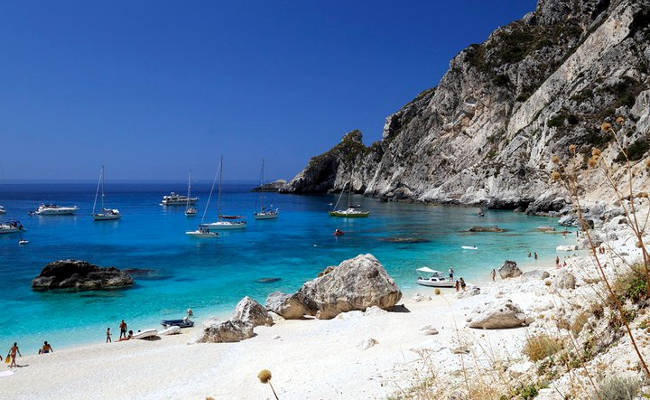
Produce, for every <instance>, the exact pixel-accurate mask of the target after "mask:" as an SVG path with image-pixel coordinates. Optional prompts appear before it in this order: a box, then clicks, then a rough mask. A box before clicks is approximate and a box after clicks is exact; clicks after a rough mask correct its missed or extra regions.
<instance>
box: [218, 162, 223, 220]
mask: <svg viewBox="0 0 650 400" xmlns="http://www.w3.org/2000/svg"><path fill="white" fill-rule="evenodd" d="M222 175H223V156H221V159H220V160H219V192H218V195H217V219H218V220H219V221H221V178H222Z"/></svg>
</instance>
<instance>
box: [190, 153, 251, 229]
mask: <svg viewBox="0 0 650 400" xmlns="http://www.w3.org/2000/svg"><path fill="white" fill-rule="evenodd" d="M222 178H223V156H222V157H221V160H220V161H219V191H218V195H217V221H216V222H208V223H203V222H201V225H199V227H200V228H205V229H207V230H208V231H216V230H231V229H243V228H246V221H244V220H242V219H240V218H242V217H241V216H239V215H222V214H221V182H222ZM212 186H213V187H214V182H213V184H212ZM210 193H212V189H211V190H210ZM207 209H208V207H207V205H206V208H205V211H207ZM203 216H205V212H204V213H203Z"/></svg>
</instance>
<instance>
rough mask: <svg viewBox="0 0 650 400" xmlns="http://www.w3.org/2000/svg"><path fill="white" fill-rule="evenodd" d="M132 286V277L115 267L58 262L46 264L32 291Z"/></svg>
mask: <svg viewBox="0 0 650 400" xmlns="http://www.w3.org/2000/svg"><path fill="white" fill-rule="evenodd" d="M131 285H133V277H132V276H131V275H129V274H127V273H126V272H124V271H120V270H119V269H117V268H115V267H99V266H97V265H93V264H91V263H89V262H87V261H80V260H59V261H54V262H51V263H49V264H47V265H46V266H45V267H44V268H43V269H42V270H41V273H40V274H39V275H38V276H37V277H36V278H34V279H33V280H32V289H34V290H49V289H75V290H100V289H119V288H124V287H128V286H131Z"/></svg>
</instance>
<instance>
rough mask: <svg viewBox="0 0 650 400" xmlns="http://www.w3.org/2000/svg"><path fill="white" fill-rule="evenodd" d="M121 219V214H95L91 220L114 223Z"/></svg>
mask: <svg viewBox="0 0 650 400" xmlns="http://www.w3.org/2000/svg"><path fill="white" fill-rule="evenodd" d="M120 218H122V215H121V214H95V215H93V219H94V220H95V221H115V220H116V219H120Z"/></svg>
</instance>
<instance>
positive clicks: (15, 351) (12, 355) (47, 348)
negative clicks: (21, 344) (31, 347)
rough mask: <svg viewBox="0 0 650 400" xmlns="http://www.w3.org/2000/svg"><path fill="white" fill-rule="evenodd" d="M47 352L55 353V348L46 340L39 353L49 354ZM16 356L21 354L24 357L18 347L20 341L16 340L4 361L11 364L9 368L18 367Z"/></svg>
mask: <svg viewBox="0 0 650 400" xmlns="http://www.w3.org/2000/svg"><path fill="white" fill-rule="evenodd" d="M47 353H54V349H53V348H52V345H51V344H49V343H48V342H47V340H46V341H44V342H43V346H41V348H40V349H38V354H47ZM16 356H20V357H21V358H22V356H23V355H22V354H21V353H20V349H19V348H18V342H14V345H13V346H11V348H10V349H9V352H8V353H7V356H6V357H5V358H4V362H5V363H6V364H9V368H16V367H18V364H16ZM2 360H3V359H2V355H1V354H0V362H2Z"/></svg>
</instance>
